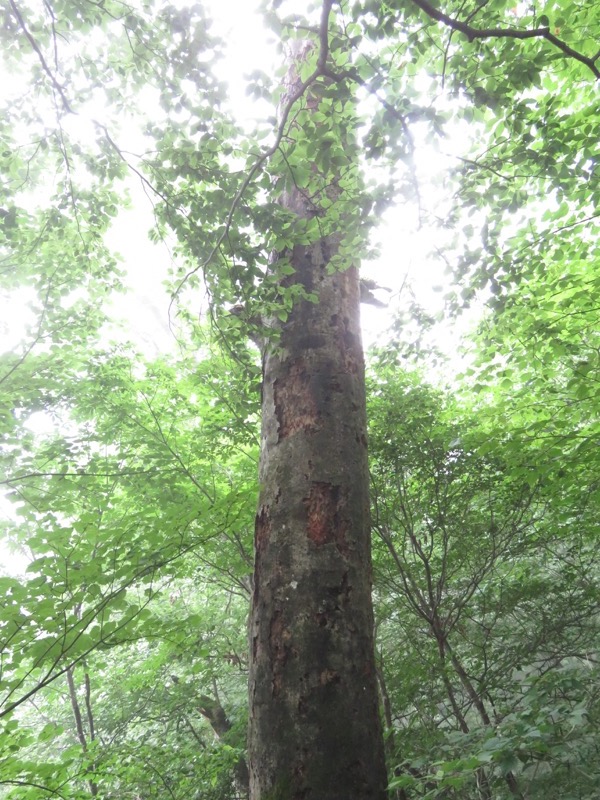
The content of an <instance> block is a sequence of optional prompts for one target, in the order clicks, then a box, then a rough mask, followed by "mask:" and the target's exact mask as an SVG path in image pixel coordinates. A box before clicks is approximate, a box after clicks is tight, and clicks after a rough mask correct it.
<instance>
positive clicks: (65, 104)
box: [9, 0, 73, 114]
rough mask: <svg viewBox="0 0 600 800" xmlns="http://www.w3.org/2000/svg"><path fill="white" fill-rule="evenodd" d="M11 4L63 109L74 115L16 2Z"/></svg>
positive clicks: (12, 0)
mask: <svg viewBox="0 0 600 800" xmlns="http://www.w3.org/2000/svg"><path fill="white" fill-rule="evenodd" d="M9 3H10V7H11V8H12V10H13V13H14V15H15V17H16V18H17V22H18V23H19V28H21V30H22V31H23V33H24V34H25V36H26V38H27V40H28V42H29V44H30V45H31V47H32V48H33V50H34V52H35V54H36V55H37V57H38V59H39V61H40V64H41V66H42V69H43V70H44V72H45V73H46V75H47V76H48V77H49V78H50V82H51V83H52V85H53V86H54V88H55V89H56V91H57V92H58V95H59V97H60V99H61V101H62V104H63V107H64V109H65V111H66V112H67V113H68V114H72V113H73V109H72V108H71V104H70V103H69V101H68V99H67V95H66V94H65V92H64V89H63V87H62V86H61V85H60V83H59V82H58V80H57V79H56V77H55V75H54V73H53V72H52V70H51V69H50V67H49V66H48V63H47V61H46V59H45V58H44V54H43V53H42V51H41V50H40V47H39V45H38V43H37V42H36V40H35V39H34V37H33V36H32V35H31V33H30V31H29V29H28V28H27V25H26V24H25V20H24V19H23V17H22V15H21V12H20V11H19V9H18V8H17V6H16V4H15V2H14V0H9Z"/></svg>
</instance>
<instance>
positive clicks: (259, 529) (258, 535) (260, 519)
mask: <svg viewBox="0 0 600 800" xmlns="http://www.w3.org/2000/svg"><path fill="white" fill-rule="evenodd" d="M270 538H271V514H270V513H269V506H263V507H262V508H261V509H260V511H259V513H258V514H257V515H256V520H255V522H254V546H255V549H256V552H257V553H260V552H262V551H263V550H264V549H265V547H266V546H267V544H268V541H269V539H270Z"/></svg>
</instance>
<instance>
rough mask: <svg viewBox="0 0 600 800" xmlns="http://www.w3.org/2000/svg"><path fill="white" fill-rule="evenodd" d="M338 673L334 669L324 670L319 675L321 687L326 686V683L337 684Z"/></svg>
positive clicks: (338, 680)
mask: <svg viewBox="0 0 600 800" xmlns="http://www.w3.org/2000/svg"><path fill="white" fill-rule="evenodd" d="M340 680H341V679H340V676H339V673H338V672H336V671H335V670H334V669H324V670H322V671H321V672H320V673H319V683H320V684H321V686H326V685H327V684H328V683H339V682H340Z"/></svg>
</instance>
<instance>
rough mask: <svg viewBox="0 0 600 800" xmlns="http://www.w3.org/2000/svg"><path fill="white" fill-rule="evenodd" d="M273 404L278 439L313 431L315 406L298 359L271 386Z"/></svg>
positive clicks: (316, 421)
mask: <svg viewBox="0 0 600 800" xmlns="http://www.w3.org/2000/svg"><path fill="white" fill-rule="evenodd" d="M273 402H274V404H275V414H276V416H277V422H278V425H279V439H280V440H281V439H285V438H286V437H288V436H292V435H293V434H294V433H297V432H298V431H310V430H316V429H317V427H318V418H319V415H318V409H317V403H316V401H315V397H314V395H313V392H312V389H311V385H310V377H309V375H308V371H307V369H306V367H305V365H304V362H303V361H302V359H298V360H297V361H295V362H294V363H293V364H292V365H291V366H290V368H289V371H288V373H287V375H286V376H285V377H284V378H277V380H276V381H275V386H274V387H273Z"/></svg>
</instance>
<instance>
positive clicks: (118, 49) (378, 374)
mask: <svg viewBox="0 0 600 800" xmlns="http://www.w3.org/2000/svg"><path fill="white" fill-rule="evenodd" d="M264 5H266V6H267V8H265V10H264V13H265V20H266V21H267V23H268V24H269V25H270V27H271V28H272V30H273V31H274V32H275V33H276V35H277V36H278V37H279V39H280V40H281V41H282V42H284V43H285V42H286V41H287V40H291V39H298V38H305V39H306V38H308V39H310V40H311V42H312V45H313V47H312V50H311V51H310V52H309V53H307V55H306V60H305V63H303V64H302V66H301V67H300V71H301V78H302V79H303V80H305V81H307V86H306V91H305V92H304V93H303V94H302V96H299V97H298V98H296V99H295V101H294V103H292V104H291V105H286V98H285V96H282V91H281V89H280V87H279V78H277V77H274V76H271V75H265V74H264V73H261V72H258V71H255V72H254V73H252V74H251V75H250V78H249V80H248V90H249V92H250V93H251V94H252V95H253V96H254V97H257V98H262V99H263V100H267V101H269V102H270V103H271V108H272V111H273V115H275V113H276V107H277V106H278V108H279V111H278V113H279V120H278V121H277V122H273V121H272V120H267V121H263V122H260V123H258V124H257V127H256V130H255V131H253V132H252V133H250V134H248V133H247V132H246V131H244V130H243V129H242V128H241V127H240V125H239V124H238V123H237V122H236V120H235V119H233V117H232V115H231V114H230V112H229V111H227V109H226V106H225V104H224V102H223V101H224V99H225V92H224V87H223V86H222V85H221V83H220V82H219V80H218V79H217V77H216V74H217V72H216V71H213V64H214V62H215V61H216V60H217V59H218V57H219V54H220V52H221V50H222V43H220V42H219V41H218V40H216V38H215V37H213V36H212V34H211V33H210V24H209V21H208V20H207V18H206V17H205V14H204V10H203V7H202V6H201V5H200V4H190V5H181V4H176V5H170V4H168V3H164V2H156V3H153V2H147V3H146V2H144V3H137V4H132V5H130V4H126V3H122V2H120V0H119V1H118V2H117V1H116V0H115V1H114V2H113V0H104V2H102V3H94V2H77V3H72V2H64V0H54V1H53V2H51V3H45V4H43V5H38V6H36V5H34V4H27V3H19V2H16V0H15V2H13V0H9V4H8V6H7V7H6V9H5V10H4V11H3V27H2V32H1V34H0V36H1V39H2V59H3V68H4V72H5V74H6V75H8V76H9V80H8V81H7V83H6V86H5V87H4V88H3V94H2V112H3V113H2V122H1V123H0V143H1V146H0V167H1V170H2V174H3V176H4V181H3V184H2V188H1V189H0V260H1V266H0V278H1V281H2V284H1V288H2V293H3V294H2V297H3V300H5V302H6V304H7V306H8V305H10V304H17V303H18V304H21V303H22V302H25V303H26V304H27V309H26V310H25V309H24V311H23V316H24V319H23V326H22V334H21V336H20V337H19V342H18V343H17V344H16V345H15V347H14V348H13V349H12V351H11V352H5V353H2V354H0V436H1V442H2V443H1V445H0V463H1V464H2V472H3V476H2V486H3V488H4V489H5V490H6V501H7V502H8V503H9V504H10V503H12V506H10V508H7V512H6V515H7V517H8V521H7V523H6V526H5V538H6V539H7V540H10V542H11V543H12V545H13V547H14V548H16V550H17V551H19V552H21V553H22V554H24V555H25V556H26V558H27V563H28V565H29V566H28V567H27V569H26V571H25V574H23V575H19V576H15V575H12V574H9V572H8V571H6V572H5V573H3V574H2V576H0V595H1V598H2V603H1V604H0V761H1V763H2V770H1V775H0V797H1V798H2V799H3V800H9V798H11V800H24V799H25V798H39V797H45V796H48V797H53V796H56V797H60V798H64V800H67V798H68V799H69V800H75V799H77V800H79V798H84V797H89V796H90V795H92V796H95V795H98V796H101V797H106V798H112V797H119V798H128V797H130V798H136V797H144V798H149V800H151V799H152V798H156V800H159V798H160V800H162V799H163V798H165V797H168V798H172V799H173V798H177V800H179V799H180V798H181V800H184V798H185V799H186V800H187V798H214V800H217V799H219V800H221V798H222V799H223V800H225V798H233V797H238V796H243V795H244V766H245V765H244V762H243V754H244V739H245V720H246V716H247V714H246V707H245V706H246V700H245V683H246V675H245V673H246V668H247V657H246V632H245V620H246V614H247V600H248V596H249V592H250V591H251V587H252V581H251V572H252V553H251V548H252V527H253V517H254V511H255V495H256V489H257V486H256V483H257V479H256V474H255V473H256V462H257V450H258V446H257V440H258V432H257V428H258V424H257V417H258V411H259V381H260V367H259V364H258V353H257V350H256V348H255V347H254V346H253V345H251V344H249V342H248V338H249V337H248V334H251V335H252V336H253V337H254V339H255V340H256V341H257V342H258V345H259V348H260V346H261V345H264V342H265V340H266V339H267V338H269V337H273V336H274V333H273V331H271V330H270V329H269V325H268V323H269V321H270V320H278V321H280V322H281V323H285V320H286V319H287V316H288V314H289V311H290V309H291V308H292V307H293V305H294V303H296V302H298V301H299V300H301V299H309V300H311V301H315V300H316V299H317V295H316V293H315V291H314V288H315V287H311V286H305V285H302V284H300V283H298V282H297V281H296V280H295V276H294V271H293V269H292V268H291V267H290V263H289V258H288V256H289V254H290V253H291V251H292V249H293V248H294V247H301V246H303V245H306V244H309V243H312V242H315V241H318V240H321V239H323V238H324V237H327V236H329V237H335V239H336V241H338V242H339V248H338V256H337V258H336V259H332V260H331V262H330V263H329V264H328V267H329V268H330V269H345V268H347V267H348V266H349V265H350V264H355V263H357V262H358V261H359V260H360V258H361V257H365V256H369V255H372V245H371V243H370V241H369V237H370V234H371V231H372V229H373V227H374V226H375V225H376V224H377V223H378V221H379V219H380V217H381V215H382V213H383V212H384V211H385V209H386V207H387V206H388V205H389V204H390V203H391V202H396V203H398V202H405V203H407V204H409V205H407V208H408V209H410V207H411V205H412V207H416V211H417V215H418V217H419V221H420V224H421V225H423V226H425V225H427V226H429V230H430V231H431V240H432V245H433V252H435V256H434V257H435V258H439V257H440V255H441V254H443V258H444V259H445V262H446V264H447V266H448V271H449V273H450V274H451V276H452V279H453V281H454V283H453V286H452V288H451V289H450V290H449V291H448V297H447V300H448V309H449V311H450V312H452V313H459V312H460V310H461V309H463V308H465V307H468V306H470V305H472V304H474V303H475V304H477V303H480V302H485V303H486V310H485V313H484V316H483V320H482V322H481V325H480V328H479V331H478V333H477V335H476V337H475V339H474V341H473V344H472V348H473V360H472V363H471V365H470V366H469V367H468V368H465V372H464V374H463V375H462V376H459V377H458V378H457V379H456V380H455V381H454V383H453V385H452V387H451V391H450V392H443V391H438V390H434V389H433V388H431V387H430V386H428V385H427V381H425V380H424V379H423V378H422V374H424V373H425V369H426V367H423V368H422V371H421V372H420V373H419V374H416V373H413V374H406V373H405V372H404V371H403V370H402V369H400V368H399V362H398V353H400V352H404V353H406V352H407V351H410V352H412V351H413V350H415V349H416V350H419V347H418V346H419V342H420V339H421V338H422V335H423V332H424V330H425V328H426V327H427V326H430V325H432V324H433V320H432V319H431V318H430V315H428V314H426V313H424V312H422V311H420V312H419V316H418V317H416V316H415V318H414V319H413V323H414V324H413V332H415V329H416V332H415V336H414V339H413V340H410V339H409V336H408V333H407V332H406V329H405V327H404V325H403V323H401V322H400V321H399V322H398V324H397V326H396V329H395V330H396V336H397V339H398V340H399V341H394V342H393V343H391V345H390V346H389V347H388V348H387V350H385V351H381V352H379V353H378V354H377V355H376V356H374V358H373V367H372V376H371V384H370V415H371V432H370V436H371V440H370V441H371V459H372V467H371V470H372V484H373V521H374V547H373V552H374V566H375V601H376V616H377V635H378V653H379V672H380V674H379V679H380V688H381V695H382V706H383V708H384V711H385V719H386V727H387V744H388V754H389V763H390V770H391V776H392V777H391V784H390V786H391V787H392V789H394V791H396V792H397V794H396V797H397V800H407V799H408V798H410V800H413V798H415V799H416V798H426V797H430V798H433V797H440V798H441V797H443V798H446V799H448V798H450V799H453V798H457V800H458V798H460V799H461V800H465V798H467V800H468V799H469V798H475V797H477V798H479V797H484V798H491V797H494V798H499V799H500V798H507V797H511V796H512V797H524V796H526V797H528V798H532V799H533V800H536V799H537V798H540V800H541V798H544V800H547V799H548V798H557V799H558V798H560V800H570V799H571V798H572V800H575V798H577V800H593V798H594V797H595V796H596V794H597V789H596V787H597V785H598V782H599V781H600V761H599V759H598V753H597V742H596V741H595V732H596V731H597V729H598V724H599V722H600V720H599V698H600V675H599V673H598V663H599V662H598V652H599V636H598V634H599V631H598V619H599V611H600V609H599V608H598V592H597V585H598V580H599V578H600V574H599V572H600V565H599V563H598V548H597V537H598V521H597V520H598V511H599V509H598V499H597V498H598V492H597V488H598V487H597V475H598V471H599V464H598V456H597V441H598V434H599V430H598V407H597V406H598V403H597V395H598V392H597V390H596V389H597V383H598V374H599V372H598V367H599V358H600V347H599V342H598V325H597V318H598V308H599V307H600V297H599V292H600V280H599V278H598V268H597V264H598V262H599V253H598V241H599V240H600V239H599V236H598V233H599V231H598V214H597V208H598V204H599V201H600V194H599V188H598V187H599V182H598V165H597V162H598V130H597V122H596V119H597V116H598V110H599V108H598V95H597V86H596V81H595V79H596V77H597V70H598V58H597V55H596V54H597V52H598V48H599V43H598V15H597V10H596V9H595V8H594V7H593V4H590V3H586V2H579V0H555V1H554V2H547V3H542V4H541V5H531V4H523V5H518V6H515V4H514V0H511V2H508V1H507V0H490V2H487V3H483V4H471V5H465V4H464V3H457V2H451V1H449V2H443V3H438V4H435V6H430V5H429V4H428V3H426V2H423V1H422V0H417V1H416V2H409V3H404V2H403V3H400V2H393V1H390V2H386V3H380V2H374V0H364V1H363V0H356V2H350V3H343V4H340V5H339V7H338V6H337V5H336V6H335V8H334V9H333V11H332V12H331V14H330V20H329V22H330V24H329V28H328V30H326V31H325V30H323V29H319V28H318V25H319V19H320V17H319V14H320V12H321V8H320V4H315V8H311V9H309V10H308V11H305V9H304V8H303V9H302V11H301V12H298V13H295V14H293V15H291V16H284V14H283V11H282V9H280V8H279V5H280V4H279V3H273V4H264ZM271 6H272V7H271ZM313 12H318V13H313ZM304 15H306V16H304ZM465 26H467V27H468V28H469V30H467V28H466V27H465ZM541 29H544V30H546V31H547V33H544V34H543V35H542V34H541V33H539V31H540V30H541ZM534 30H535V31H537V32H538V33H539V35H538V33H536V35H535V36H528V37H527V38H520V37H522V35H523V34H524V33H525V32H527V31H534ZM486 31H487V33H486ZM499 31H500V32H502V35H496V34H497V33H498V32H499ZM506 31H509V33H508V34H507V33H506ZM484 34H485V35H484ZM324 39H326V47H325V46H324ZM248 67H249V69H252V65H248ZM315 82H318V83H319V84H320V88H319V92H318V96H319V98H320V99H319V105H318V107H313V106H314V105H315V101H314V95H313V94H312V93H311V87H312V83H315ZM458 139H460V141H461V143H460V147H459V150H458V151H457V150H456V148H455V146H454V144H453V145H452V147H453V148H455V149H454V152H453V154H450V155H446V156H445V158H446V163H448V164H449V168H448V169H444V170H442V169H440V170H439V171H432V170H430V169H427V168H426V165H425V163H424V161H425V160H426V159H427V158H428V156H427V154H428V153H431V152H433V151H437V152H438V153H439V154H445V153H446V151H447V150H448V149H449V148H450V145H449V141H450V140H453V141H456V140H458ZM130 140H132V141H133V145H130V143H129V142H130ZM425 148H433V150H425ZM132 151H135V152H138V153H141V155H136V156H133V155H132ZM424 152H425V159H424V158H423V153H424ZM132 174H133V175H135V176H136V178H137V179H139V180H141V181H142V184H143V186H144V187H145V189H146V190H147V191H148V192H149V194H150V195H151V196H152V198H153V200H154V201H155V203H156V206H155V218H156V227H155V230H154V231H153V234H152V236H153V237H154V239H156V240H159V239H161V238H169V239H170V241H172V240H173V238H174V239H175V246H174V251H175V256H176V258H175V260H174V262H173V267H172V272H171V274H170V275H168V276H167V275H165V276H164V278H165V280H167V279H168V288H169V291H170V293H171V296H172V299H173V306H172V309H170V311H172V312H173V313H172V319H175V318H176V320H177V325H178V328H177V333H178V336H179V345H180V350H179V352H178V355H177V356H173V355H169V356H167V355H165V356H164V357H160V358H156V359H154V360H149V359H146V358H143V357H142V356H141V355H140V354H139V353H138V352H136V350H135V348H133V347H129V346H120V347H117V346H109V345H107V344H106V340H107V335H106V327H105V322H106V320H107V316H108V313H109V312H108V308H109V306H108V303H109V299H110V296H111V294H112V293H113V292H115V291H119V290H120V289H121V288H122V285H121V284H122V282H123V279H124V277H125V273H126V268H124V269H120V268H119V267H118V258H117V256H116V255H115V254H114V253H111V252H110V251H109V250H108V248H107V246H106V243H105V235H106V233H107V230H108V228H109V226H110V224H111V221H112V220H113V219H114V218H115V217H116V216H117V215H118V213H119V210H120V209H121V208H123V207H124V206H125V205H126V204H127V202H128V201H127V191H128V188H129V186H128V181H129V180H130V176H131V175H132ZM292 186H294V187H299V188H300V189H301V190H302V191H303V192H304V193H305V195H306V197H307V198H310V202H311V203H312V206H313V210H314V214H313V215H312V216H311V218H310V219H297V218H296V217H295V216H294V215H292V214H290V213H289V212H288V211H285V210H284V209H283V208H282V207H281V206H280V204H279V203H278V198H279V196H280V194H281V192H284V191H286V189H288V188H290V187H292ZM334 200H335V202H333V201H334ZM274 253H276V254H277V256H278V257H277V260H276V264H274V258H273V254H274ZM325 255H326V254H325ZM202 292H206V294H207V297H208V301H209V304H210V311H209V314H208V316H209V317H210V323H211V324H210V326H209V327H208V328H207V327H205V326H202V325H200V324H199V323H198V319H197V318H198V314H197V309H198V308H199V307H200V305H201V300H200V295H201V293H202ZM232 306H239V307H241V308H242V310H241V312H240V313H239V314H234V313H231V307H232ZM265 323H266V325H265ZM419 352H420V353H421V351H419ZM449 369H450V367H449ZM452 369H454V367H453V366H452ZM36 421H37V422H40V421H42V422H43V425H41V426H37V427H36V424H35V423H36ZM40 428H41V430H42V431H43V432H39V430H40ZM36 430H37V431H38V432H36ZM3 510H4V506H3ZM274 735H277V734H276V732H274Z"/></svg>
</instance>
